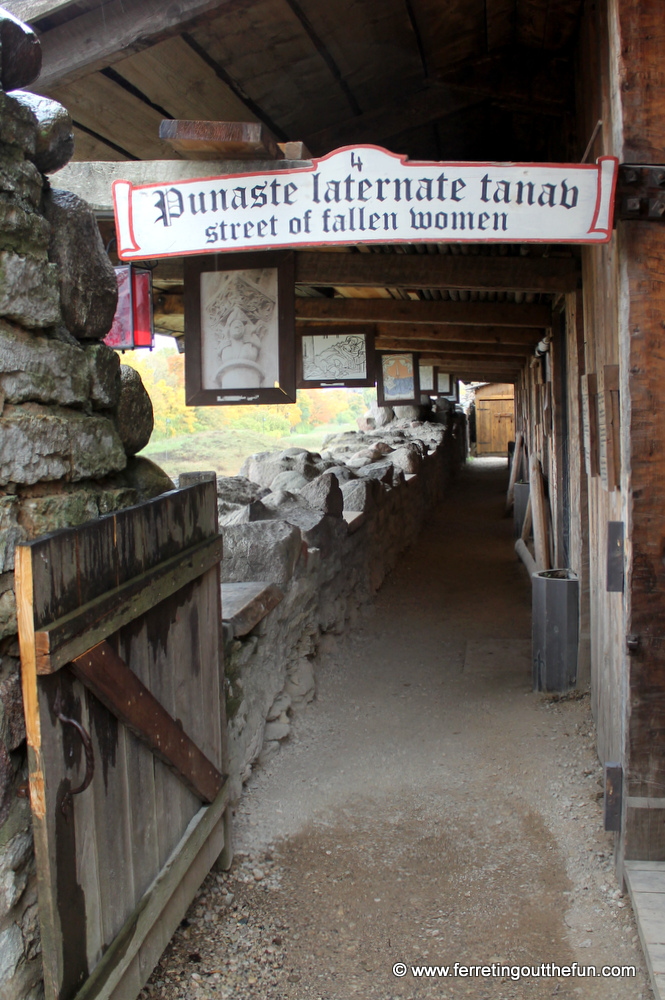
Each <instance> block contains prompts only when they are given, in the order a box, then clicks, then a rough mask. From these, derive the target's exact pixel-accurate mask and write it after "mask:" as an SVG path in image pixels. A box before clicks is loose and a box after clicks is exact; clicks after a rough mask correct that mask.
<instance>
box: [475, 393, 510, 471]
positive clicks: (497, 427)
mask: <svg viewBox="0 0 665 1000" xmlns="http://www.w3.org/2000/svg"><path fill="white" fill-rule="evenodd" d="M514 437H515V404H514V400H513V387H512V385H510V386H503V385H493V386H483V387H482V389H477V390H476V454H477V455H506V454H507V453H508V442H509V441H512V440H513V439H514Z"/></svg>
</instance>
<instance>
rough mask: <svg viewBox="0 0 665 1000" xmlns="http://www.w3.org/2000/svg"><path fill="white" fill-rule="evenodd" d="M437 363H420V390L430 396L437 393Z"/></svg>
mask: <svg viewBox="0 0 665 1000" xmlns="http://www.w3.org/2000/svg"><path fill="white" fill-rule="evenodd" d="M438 370H439V369H438V368H436V366H435V365H418V378H419V379H420V391H421V393H423V392H424V393H426V394H427V395H430V396H435V395H436V391H437V390H436V386H437V372H438Z"/></svg>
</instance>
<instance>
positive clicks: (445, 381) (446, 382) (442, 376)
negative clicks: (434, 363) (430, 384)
mask: <svg viewBox="0 0 665 1000" xmlns="http://www.w3.org/2000/svg"><path fill="white" fill-rule="evenodd" d="M453 392H454V389H453V377H452V375H447V374H446V373H445V372H442V371H441V370H440V369H439V368H437V370H436V393H437V396H450V395H452V393H453Z"/></svg>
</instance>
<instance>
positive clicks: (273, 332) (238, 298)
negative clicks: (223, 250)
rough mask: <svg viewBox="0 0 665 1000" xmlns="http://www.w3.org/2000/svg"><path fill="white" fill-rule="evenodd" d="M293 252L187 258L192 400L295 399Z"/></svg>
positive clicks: (187, 369) (188, 369)
mask: <svg viewBox="0 0 665 1000" xmlns="http://www.w3.org/2000/svg"><path fill="white" fill-rule="evenodd" d="M294 294H295V262H294V255H293V254H292V253H289V252H286V253H280V252H278V251H276V252H273V253H243V254H233V255H227V254H224V255H221V254H220V255H215V256H212V255H210V256H208V255H206V256H201V257H189V258H186V260H185V396H186V402H187V405H188V406H218V405H224V404H227V405H238V404H245V403H295V401H296V386H295V318H294V317H295V308H294V306H295V304H294Z"/></svg>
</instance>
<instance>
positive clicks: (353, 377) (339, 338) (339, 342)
mask: <svg viewBox="0 0 665 1000" xmlns="http://www.w3.org/2000/svg"><path fill="white" fill-rule="evenodd" d="M296 385H297V386H298V388H299V389H321V388H325V387H326V386H328V387H330V386H341V387H344V388H350V389H351V388H360V387H362V386H369V385H374V336H373V334H371V333H367V332H365V331H362V330H361V331H358V330H349V331H348V332H345V331H338V332H336V333H324V332H323V330H322V331H321V332H319V331H318V330H317V331H314V332H313V333H312V332H309V333H302V334H298V337H297V351H296Z"/></svg>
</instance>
